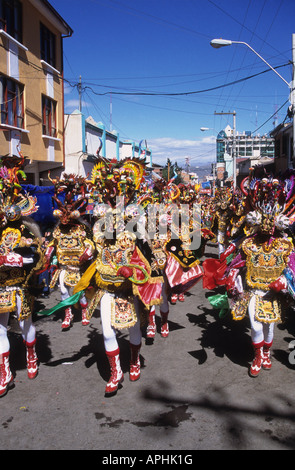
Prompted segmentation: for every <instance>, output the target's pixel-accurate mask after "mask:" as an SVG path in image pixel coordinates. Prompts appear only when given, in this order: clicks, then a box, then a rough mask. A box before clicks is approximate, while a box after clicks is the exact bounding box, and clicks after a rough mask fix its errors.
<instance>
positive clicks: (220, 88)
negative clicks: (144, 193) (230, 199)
mask: <svg viewBox="0 0 295 470" xmlns="http://www.w3.org/2000/svg"><path fill="white" fill-rule="evenodd" d="M49 1H50V3H51V5H52V6H53V7H54V8H55V9H56V11H57V12H58V13H59V14H60V15H61V16H62V18H63V19H64V20H65V21H66V22H67V23H68V24H69V26H70V27H71V28H72V29H73V31H74V32H73V35H72V37H70V38H65V39H64V40H63V47H64V78H65V112H66V113H72V112H73V111H74V110H76V109H78V108H79V94H78V85H79V80H80V77H81V89H82V112H83V114H85V116H86V118H87V117H88V116H91V117H92V118H93V119H94V121H95V122H97V123H98V122H102V123H103V124H104V125H105V126H106V129H108V130H111V131H116V132H117V133H118V134H119V137H120V139H121V140H132V141H134V142H135V143H136V144H138V143H139V142H140V141H141V140H144V141H146V143H147V147H148V148H149V149H150V150H151V152H152V158H153V162H154V163H159V164H162V165H165V164H166V162H167V159H168V158H169V159H170V160H171V161H172V162H173V163H175V162H177V163H178V165H180V166H185V165H186V164H187V163H189V165H190V167H199V166H203V165H206V164H209V163H213V162H214V161H216V136H217V133H218V132H219V131H220V130H222V129H224V128H225V127H226V126H227V125H230V126H231V127H233V112H235V113H236V130H237V132H239V133H241V132H243V131H251V132H252V133H253V134H254V135H258V134H260V135H263V134H267V133H269V132H270V131H271V130H272V129H273V128H274V127H275V126H276V125H278V124H280V123H282V122H283V121H284V120H286V119H287V120H288V118H287V111H288V107H289V106H290V101H289V98H290V89H289V86H288V85H287V83H288V84H290V86H291V80H292V60H293V59H292V34H293V33H294V34H295V23H294V19H295V0H222V1H221V0H84V1H83V2H81V0H49ZM216 38H223V39H230V40H232V41H239V42H244V43H246V44H248V45H249V46H251V48H252V49H254V51H255V52H256V53H258V54H259V55H260V56H261V57H262V58H263V59H264V60H265V61H266V62H267V63H268V64H269V65H270V66H271V67H272V68H274V69H276V71H277V73H278V74H279V75H280V76H278V75H277V74H276V73H275V72H274V71H273V70H272V69H271V68H270V67H269V66H268V65H267V64H265V63H264V62H263V60H262V59H261V58H259V57H258V56H257V55H256V53H255V52H253V51H252V50H250V48H249V47H248V46H247V45H244V44H232V45H230V46H227V47H223V48H220V49H215V48H213V47H212V46H211V45H210V41H211V40H212V39H216ZM284 80H285V81H286V82H287V83H285V81H284ZM225 113H226V114H225ZM202 127H205V128H207V129H208V130H206V131H201V128H202Z"/></svg>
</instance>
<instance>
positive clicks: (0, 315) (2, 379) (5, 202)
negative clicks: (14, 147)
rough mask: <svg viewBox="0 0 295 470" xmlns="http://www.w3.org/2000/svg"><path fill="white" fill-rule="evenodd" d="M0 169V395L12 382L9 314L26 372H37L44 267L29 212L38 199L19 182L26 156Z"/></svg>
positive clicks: (30, 375) (10, 160) (31, 374)
mask: <svg viewBox="0 0 295 470" xmlns="http://www.w3.org/2000/svg"><path fill="white" fill-rule="evenodd" d="M1 160H2V162H1V163H2V165H3V166H2V167H1V169H0V207H1V209H0V397H1V396H4V395H5V394H6V393H7V391H8V389H9V387H10V386H11V385H12V383H13V379H14V378H13V375H12V373H11V370H10V361H9V356H10V343H9V339H8V334H7V325H8V322H9V316H10V315H11V314H13V313H14V314H15V315H16V317H17V319H18V322H19V326H20V329H21V333H22V337H23V341H24V345H25V348H26V359H27V373H28V378H29V379H34V378H35V377H36V376H37V373H38V358H37V355H36V351H35V344H36V330H35V326H34V325H33V321H32V313H33V307H34V298H35V293H36V292H37V289H38V286H37V278H38V276H37V271H38V270H39V269H41V267H42V266H43V254H42V249H41V244H42V236H41V232H40V230H39V227H38V226H37V224H36V223H35V222H34V221H33V220H32V219H31V218H30V215H31V214H33V213H34V212H36V211H37V210H38V207H37V205H36V199H35V198H33V197H32V196H29V195H28V194H23V193H22V189H21V186H20V184H19V181H18V177H19V174H21V176H22V177H23V178H25V173H24V172H23V170H22V168H23V165H24V158H23V157H22V156H21V158H19V157H2V159H1Z"/></svg>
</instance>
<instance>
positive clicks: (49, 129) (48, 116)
mask: <svg viewBox="0 0 295 470" xmlns="http://www.w3.org/2000/svg"><path fill="white" fill-rule="evenodd" d="M42 133H43V135H47V136H49V137H56V135H57V132H56V102H55V101H53V100H51V99H50V98H47V97H46V96H43V97H42Z"/></svg>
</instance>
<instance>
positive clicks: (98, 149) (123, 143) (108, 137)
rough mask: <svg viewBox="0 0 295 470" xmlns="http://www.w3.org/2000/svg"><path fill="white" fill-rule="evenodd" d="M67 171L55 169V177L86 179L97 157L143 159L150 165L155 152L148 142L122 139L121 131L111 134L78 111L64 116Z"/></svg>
mask: <svg viewBox="0 0 295 470" xmlns="http://www.w3.org/2000/svg"><path fill="white" fill-rule="evenodd" d="M64 129H65V168H64V169H63V168H56V169H55V170H54V171H53V175H57V176H60V174H61V172H62V171H63V170H64V172H65V173H73V174H78V175H81V176H84V177H86V176H87V175H89V174H91V171H92V169H93V167H94V165H95V163H96V161H97V160H96V159H97V155H99V156H101V157H104V158H106V159H108V160H116V161H120V160H123V159H125V158H130V157H131V158H133V157H139V156H140V157H141V158H142V157H143V155H145V158H146V162H147V164H148V166H151V165H152V152H151V150H149V149H148V148H147V145H146V143H144V144H143V142H139V143H138V144H136V143H135V142H134V141H131V140H121V139H120V136H119V134H118V132H116V131H109V130H107V129H106V127H105V125H104V124H102V123H101V122H99V123H96V122H95V121H94V119H93V118H92V117H91V116H89V117H88V118H86V117H85V115H84V114H83V113H82V112H80V111H78V110H76V111H74V112H73V113H71V114H65V117H64Z"/></svg>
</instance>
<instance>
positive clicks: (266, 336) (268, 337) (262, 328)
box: [248, 296, 274, 344]
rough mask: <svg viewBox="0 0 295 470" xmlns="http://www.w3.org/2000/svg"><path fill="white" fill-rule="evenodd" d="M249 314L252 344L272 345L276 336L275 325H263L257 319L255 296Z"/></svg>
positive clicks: (251, 301) (250, 303) (250, 304)
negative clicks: (263, 343)
mask: <svg viewBox="0 0 295 470" xmlns="http://www.w3.org/2000/svg"><path fill="white" fill-rule="evenodd" d="M248 312H249V317H250V324H251V338H252V342H253V343H255V344H257V343H261V342H262V341H266V342H267V343H271V342H272V340H273V335H274V323H262V322H259V321H257V320H256V318H255V296H253V297H252V298H251V300H250V302H249V305H248Z"/></svg>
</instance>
